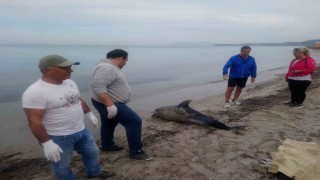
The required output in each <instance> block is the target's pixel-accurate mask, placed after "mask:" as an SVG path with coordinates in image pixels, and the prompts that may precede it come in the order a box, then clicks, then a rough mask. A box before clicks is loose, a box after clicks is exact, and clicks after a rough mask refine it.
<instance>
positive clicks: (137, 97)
mask: <svg viewBox="0 0 320 180" xmlns="http://www.w3.org/2000/svg"><path fill="white" fill-rule="evenodd" d="M115 48H121V49H124V50H126V51H127V52H128V53H129V60H128V62H127V64H126V66H125V67H124V68H123V69H122V71H123V73H124V74H125V76H126V77H127V80H128V82H129V84H130V86H131V89H132V101H131V102H130V103H129V106H131V107H132V108H133V109H134V110H136V111H137V112H138V113H139V114H140V113H141V114H143V113H145V112H149V111H152V109H154V108H156V107H159V106H164V105H172V104H177V103H179V102H180V101H182V100H184V99H198V98H203V97H205V96H210V95H217V94H222V93H224V90H225V87H226V81H223V80H222V67H223V65H224V64H225V63H226V61H227V60H228V59H229V58H230V57H231V56H232V55H235V54H238V53H239V51H240V46H206V47H164V46H161V47H159V46H158V47H155V46H153V47H142V46H138V47H132V46H101V45H97V46H80V45H1V46H0V64H1V65H0V82H1V86H0V113H1V117H0V144H1V147H0V148H1V149H2V150H6V149H8V147H16V148H18V149H19V147H22V146H23V145H25V144H28V143H30V142H33V143H34V138H32V139H33V140H30V139H31V137H32V136H31V132H30V130H29V127H28V125H27V120H26V118H25V115H24V113H23V111H22V108H21V95H22V93H23V92H24V90H25V89H26V88H27V87H28V86H29V85H30V84H31V83H33V82H34V81H36V80H37V79H39V77H40V76H41V73H40V71H39V69H38V62H39V59H40V58H41V57H43V56H46V55H49V54H58V55H61V56H64V57H66V58H68V59H70V60H73V61H78V62H80V63H81V64H80V65H79V66H73V67H72V69H73V71H74V72H73V73H72V77H71V79H73V80H75V81H76V83H77V84H78V86H79V89H80V92H81V95H82V97H83V98H84V99H85V100H86V101H87V102H88V104H89V105H90V107H92V106H91V102H90V93H89V90H90V76H91V72H92V69H93V67H94V65H95V63H96V62H97V61H98V60H100V59H105V55H106V53H107V52H108V51H110V50H112V49H115ZM293 48H294V47H290V46H253V47H252V51H251V55H252V56H253V57H255V59H256V63H257V66H258V76H257V81H258V82H259V81H264V80H268V79H271V78H273V76H270V72H272V71H274V72H275V73H279V72H280V73H284V72H285V71H286V69H287V66H288V64H289V62H290V60H291V59H293V55H292V49H293ZM311 55H312V57H314V58H315V59H316V61H317V62H319V59H320V51H319V50H311ZM275 70H278V71H275ZM266 72H269V73H266ZM271 74H272V73H271ZM20 145H21V146H20ZM20 150H21V151H23V150H22V149H20Z"/></svg>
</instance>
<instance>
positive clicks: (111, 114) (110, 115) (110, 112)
mask: <svg viewBox="0 0 320 180" xmlns="http://www.w3.org/2000/svg"><path fill="white" fill-rule="evenodd" d="M107 111H108V118H109V119H112V118H114V117H116V115H117V113H118V109H117V107H116V106H115V105H112V106H108V107H107Z"/></svg>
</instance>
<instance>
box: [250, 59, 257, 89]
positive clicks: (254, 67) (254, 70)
mask: <svg viewBox="0 0 320 180" xmlns="http://www.w3.org/2000/svg"><path fill="white" fill-rule="evenodd" d="M252 60H253V65H252V67H251V83H254V82H255V81H256V77H257V64H256V60H255V59H254V58H253V57H252Z"/></svg>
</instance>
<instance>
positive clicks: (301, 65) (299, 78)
mask: <svg viewBox="0 0 320 180" xmlns="http://www.w3.org/2000/svg"><path fill="white" fill-rule="evenodd" d="M293 55H294V57H295V58H294V59H293V60H292V61H291V62H290V65H289V69H288V72H287V74H286V80H287V82H288V86H289V90H290V91H291V101H289V102H286V103H285V104H287V105H289V106H290V107H292V108H303V101H304V100H305V98H306V93H305V92H306V90H307V88H308V87H309V85H310V84H311V80H312V79H311V74H312V72H313V71H314V70H315V69H316V62H315V60H314V59H312V58H311V57H310V55H309V50H308V49H307V48H294V49H293Z"/></svg>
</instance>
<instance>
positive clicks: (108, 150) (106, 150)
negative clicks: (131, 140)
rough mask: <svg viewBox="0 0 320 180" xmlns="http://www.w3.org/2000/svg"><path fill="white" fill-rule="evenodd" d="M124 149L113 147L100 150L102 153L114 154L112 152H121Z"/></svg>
mask: <svg viewBox="0 0 320 180" xmlns="http://www.w3.org/2000/svg"><path fill="white" fill-rule="evenodd" d="M122 149H123V147H120V146H117V145H114V146H112V147H108V148H100V151H102V152H112V151H121V150H122Z"/></svg>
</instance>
